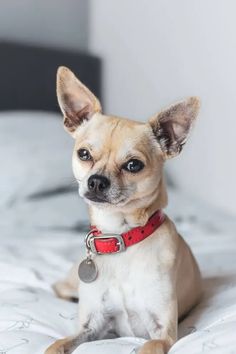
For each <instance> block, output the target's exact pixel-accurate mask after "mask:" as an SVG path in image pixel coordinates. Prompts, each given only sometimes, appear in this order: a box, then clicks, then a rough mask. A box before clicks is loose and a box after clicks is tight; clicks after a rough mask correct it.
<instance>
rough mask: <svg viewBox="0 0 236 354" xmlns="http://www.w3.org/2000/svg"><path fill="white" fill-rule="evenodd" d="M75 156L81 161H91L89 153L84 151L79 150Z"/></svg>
mask: <svg viewBox="0 0 236 354" xmlns="http://www.w3.org/2000/svg"><path fill="white" fill-rule="evenodd" d="M77 154H78V156H79V158H80V160H83V161H88V160H92V156H91V155H90V153H89V151H88V150H86V149H79V150H78V151H77Z"/></svg>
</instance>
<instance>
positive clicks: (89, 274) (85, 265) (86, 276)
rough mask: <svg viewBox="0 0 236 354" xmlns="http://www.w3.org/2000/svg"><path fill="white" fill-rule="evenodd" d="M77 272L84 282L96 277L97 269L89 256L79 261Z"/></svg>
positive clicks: (89, 281)
mask: <svg viewBox="0 0 236 354" xmlns="http://www.w3.org/2000/svg"><path fill="white" fill-rule="evenodd" d="M78 273H79V278H80V279H81V280H82V281H83V282H84V283H92V282H93V281H94V280H96V279H97V276H98V269H97V266H96V264H95V262H94V261H93V260H92V259H91V258H87V259H85V260H83V261H82V262H81V263H80V265H79V269H78Z"/></svg>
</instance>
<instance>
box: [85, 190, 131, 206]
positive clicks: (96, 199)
mask: <svg viewBox="0 0 236 354" xmlns="http://www.w3.org/2000/svg"><path fill="white" fill-rule="evenodd" d="M84 198H85V199H86V200H88V201H89V202H92V203H95V204H103V205H104V204H109V205H120V204H123V203H124V202H125V201H126V198H125V197H122V198H118V199H115V200H109V199H108V198H107V197H106V196H102V195H96V194H90V193H89V192H87V193H85V195H84Z"/></svg>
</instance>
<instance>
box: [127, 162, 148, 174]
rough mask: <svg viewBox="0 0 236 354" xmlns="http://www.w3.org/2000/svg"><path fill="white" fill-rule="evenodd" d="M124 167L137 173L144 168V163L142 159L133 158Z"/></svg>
mask: <svg viewBox="0 0 236 354" xmlns="http://www.w3.org/2000/svg"><path fill="white" fill-rule="evenodd" d="M122 168H123V169H124V170H125V171H128V172H132V173H137V172H139V171H141V170H142V169H143V168H144V164H143V162H142V161H140V160H137V159H132V160H129V161H128V162H126V163H125V164H124V165H123V166H122Z"/></svg>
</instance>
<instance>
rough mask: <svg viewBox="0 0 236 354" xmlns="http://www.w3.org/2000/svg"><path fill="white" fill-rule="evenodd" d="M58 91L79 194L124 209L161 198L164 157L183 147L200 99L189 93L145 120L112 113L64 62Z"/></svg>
mask: <svg viewBox="0 0 236 354" xmlns="http://www.w3.org/2000/svg"><path fill="white" fill-rule="evenodd" d="M57 95H58V101H59V105H60V107H61V110H62V112H63V115H64V126H65V128H66V130H67V131H68V132H69V133H70V134H71V135H72V136H73V137H74V138H75V148H74V152H73V172H74V175H75V178H76V179H77V181H78V183H79V193H80V195H81V196H82V197H83V198H84V199H85V200H86V201H88V202H89V203H90V204H93V205H97V206H99V207H109V208H122V209H124V208H130V207H132V206H134V205H135V206H136V207H137V206H139V207H142V206H145V205H147V201H148V200H151V199H153V198H157V197H158V193H160V190H159V189H160V188H159V187H160V184H162V169H163V163H164V161H165V160H166V159H168V158H170V157H173V156H176V155H177V154H179V152H180V151H181V150H182V147H183V145H184V144H185V142H186V139H187V136H188V133H189V131H190V129H191V127H192V124H193V122H194V120H195V118H196V116H197V113H198V109H199V100H198V99H197V98H196V97H190V98H188V99H186V100H184V101H182V102H179V103H177V104H175V105H172V106H170V107H169V108H167V109H165V110H163V111H161V112H160V113H158V114H156V115H155V116H153V117H152V118H151V119H150V120H149V121H148V122H147V123H140V122H136V121H132V120H128V119H123V118H118V117H115V116H110V115H109V116H108V115H104V114H103V113H102V108H101V104H100V102H99V100H98V99H97V98H96V97H95V96H94V95H93V94H92V93H91V92H90V91H89V89H88V88H87V87H85V86H84V85H83V84H82V83H81V82H80V81H79V80H78V79H77V78H76V77H75V75H74V74H73V73H72V72H71V71H70V70H69V69H67V68H65V67H60V68H59V70H58V74H57Z"/></svg>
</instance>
